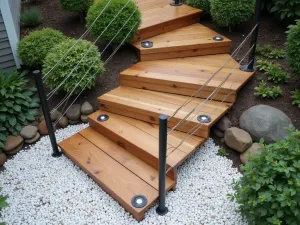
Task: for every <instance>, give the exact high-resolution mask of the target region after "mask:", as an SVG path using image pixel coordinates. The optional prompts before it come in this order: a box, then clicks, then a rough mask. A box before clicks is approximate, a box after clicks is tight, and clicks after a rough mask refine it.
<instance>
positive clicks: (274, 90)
mask: <svg viewBox="0 0 300 225" xmlns="http://www.w3.org/2000/svg"><path fill="white" fill-rule="evenodd" d="M254 95H255V96H258V97H261V98H271V99H276V98H278V97H280V96H282V90H281V88H280V87H268V86H267V84H266V82H264V81H261V82H260V84H259V86H258V87H255V88H254Z"/></svg>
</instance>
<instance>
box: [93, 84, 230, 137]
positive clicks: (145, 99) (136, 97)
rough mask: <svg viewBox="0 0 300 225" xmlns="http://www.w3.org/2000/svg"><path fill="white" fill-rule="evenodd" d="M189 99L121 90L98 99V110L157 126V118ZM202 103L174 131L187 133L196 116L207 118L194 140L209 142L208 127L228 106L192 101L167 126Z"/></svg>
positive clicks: (138, 90) (174, 109) (228, 104)
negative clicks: (207, 116) (208, 120)
mask: <svg viewBox="0 0 300 225" xmlns="http://www.w3.org/2000/svg"><path fill="white" fill-rule="evenodd" d="M189 99H190V98H189V97H187V96H181V95H175V94H169V93H162V92H154V91H148V90H141V89H135V88H130V87H123V86H120V87H118V88H116V89H114V90H112V91H110V92H108V93H106V94H104V95H102V96H100V97H99V98H98V101H99V103H100V107H101V109H103V110H105V111H109V112H113V113H116V114H120V115H124V116H128V117H131V118H135V119H138V120H143V121H146V122H150V123H154V124H158V117H159V115H160V114H165V115H168V116H171V115H173V113H174V112H175V111H176V110H177V109H178V108H179V107H180V106H181V105H183V104H184V103H185V102H186V101H187V100H189ZM201 103H202V104H203V105H202V107H199V108H198V109H197V110H195V111H194V113H192V114H191V115H190V116H189V117H188V118H187V121H188V122H185V123H183V124H182V125H180V126H179V127H177V130H179V131H183V132H189V131H190V130H191V129H192V128H194V127H195V126H196V125H198V124H199V122H198V120H197V117H198V116H199V115H203V114H204V115H209V116H210V117H211V122H209V123H205V124H204V123H203V124H202V125H200V127H199V129H198V130H197V132H196V133H195V135H196V136H200V137H203V138H208V137H209V129H210V127H211V126H212V125H213V124H214V123H215V122H217V120H218V119H219V118H221V117H222V116H223V115H224V114H225V113H226V112H227V111H228V110H229V109H230V107H231V106H232V104H231V103H221V102H217V101H207V102H205V103H204V100H203V99H199V98H198V99H193V100H192V101H191V102H190V103H188V104H187V105H186V106H184V107H183V108H182V109H180V110H179V111H178V113H177V114H176V115H175V116H174V117H173V118H172V119H171V120H169V122H168V126H169V127H170V128H172V127H173V126H175V125H176V124H177V123H178V122H179V121H181V120H182V119H183V118H184V117H185V116H187V115H188V114H189V113H190V112H191V111H192V110H193V109H194V108H195V107H197V106H198V105H199V104H201Z"/></svg>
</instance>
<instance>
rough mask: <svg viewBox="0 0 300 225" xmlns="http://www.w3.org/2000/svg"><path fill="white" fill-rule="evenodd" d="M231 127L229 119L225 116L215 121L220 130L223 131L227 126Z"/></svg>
mask: <svg viewBox="0 0 300 225" xmlns="http://www.w3.org/2000/svg"><path fill="white" fill-rule="evenodd" d="M230 127H231V121H230V120H229V119H228V117H227V116H224V117H223V118H222V119H221V120H219V121H218V122H217V123H216V128H217V129H218V130H220V131H223V132H225V131H226V130H227V129H228V128H230Z"/></svg>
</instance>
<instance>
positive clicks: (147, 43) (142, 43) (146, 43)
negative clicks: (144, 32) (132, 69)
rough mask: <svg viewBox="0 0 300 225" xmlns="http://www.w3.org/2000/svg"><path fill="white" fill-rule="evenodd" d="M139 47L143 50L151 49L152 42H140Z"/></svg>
mask: <svg viewBox="0 0 300 225" xmlns="http://www.w3.org/2000/svg"><path fill="white" fill-rule="evenodd" d="M141 45H142V47H143V48H152V47H153V42H152V41H142V42H141Z"/></svg>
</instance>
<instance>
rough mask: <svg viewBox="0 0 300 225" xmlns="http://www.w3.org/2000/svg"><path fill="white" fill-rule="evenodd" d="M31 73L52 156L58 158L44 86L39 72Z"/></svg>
mask: <svg viewBox="0 0 300 225" xmlns="http://www.w3.org/2000/svg"><path fill="white" fill-rule="evenodd" d="M32 73H33V76H34V80H35V84H36V87H37V90H38V93H39V97H40V101H41V105H42V110H43V114H44V118H45V122H46V125H47V129H48V133H49V137H50V141H51V145H52V149H53V153H52V156H53V157H59V156H61V155H62V153H61V152H60V151H59V150H58V146H57V142H56V138H55V134H54V129H53V124H52V121H51V117H50V111H49V107H48V104H47V97H46V95H45V89H44V85H43V81H42V76H41V72H40V71H39V70H35V71H33V72H32Z"/></svg>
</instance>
